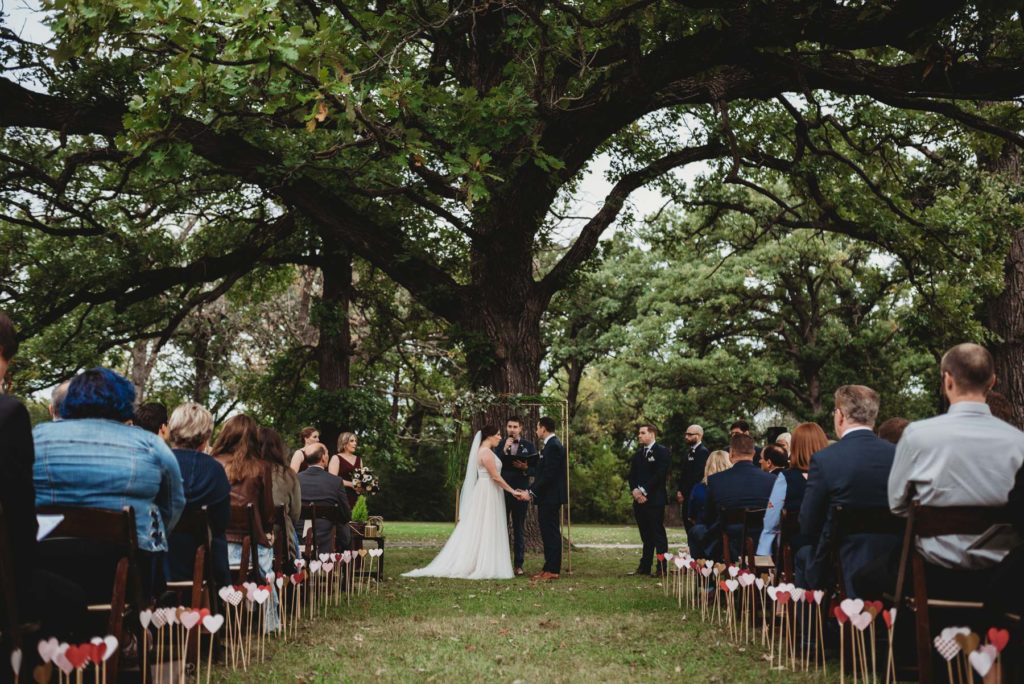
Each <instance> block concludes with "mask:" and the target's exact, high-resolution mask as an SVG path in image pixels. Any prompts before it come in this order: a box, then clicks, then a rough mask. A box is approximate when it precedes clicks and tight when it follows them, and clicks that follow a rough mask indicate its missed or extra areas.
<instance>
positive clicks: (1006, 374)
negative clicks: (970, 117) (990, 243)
mask: <svg viewBox="0 0 1024 684" xmlns="http://www.w3.org/2000/svg"><path fill="white" fill-rule="evenodd" d="M980 161H981V164H982V166H985V167H988V168H989V169H990V170H992V171H994V172H996V173H998V174H1000V175H1001V176H1003V177H1004V178H1005V179H1006V180H1007V181H1008V182H1009V183H1012V184H1014V185H1019V184H1020V182H1021V180H1022V179H1024V174H1022V168H1021V165H1022V162H1024V159H1022V155H1021V150H1020V149H1019V148H1017V147H1014V146H1012V145H1004V146H1003V149H1002V151H1001V153H1000V154H999V156H998V157H996V158H995V159H988V160H986V159H984V158H982V159H981V160H980ZM1003 282H1004V287H1003V291H1002V292H1001V293H1000V294H999V295H998V296H996V297H994V298H992V299H991V300H989V301H988V302H987V306H986V314H987V319H988V320H987V321H986V322H987V324H988V328H989V329H990V330H991V331H992V332H994V333H995V334H996V335H998V336H999V340H998V341H997V342H995V343H993V344H992V345H990V351H991V352H992V356H993V358H994V360H995V364H996V378H997V382H996V386H995V389H996V390H997V391H999V392H1001V393H1002V394H1003V395H1004V396H1005V397H1006V398H1007V400H1008V401H1009V402H1010V406H1011V407H1012V409H1013V416H1012V417H1013V419H1012V421H1011V422H1012V423H1013V424H1014V425H1016V426H1017V427H1018V428H1022V429H1024V229H1018V230H1015V231H1014V233H1013V237H1012V238H1011V242H1010V250H1009V252H1008V253H1007V255H1006V260H1005V261H1004V263H1003Z"/></svg>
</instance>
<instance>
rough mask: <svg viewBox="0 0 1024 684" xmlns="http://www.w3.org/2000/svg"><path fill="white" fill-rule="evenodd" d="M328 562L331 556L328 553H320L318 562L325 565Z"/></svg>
mask: <svg viewBox="0 0 1024 684" xmlns="http://www.w3.org/2000/svg"><path fill="white" fill-rule="evenodd" d="M329 560H331V554H329V553H321V554H320V562H321V563H326V562H327V561H329Z"/></svg>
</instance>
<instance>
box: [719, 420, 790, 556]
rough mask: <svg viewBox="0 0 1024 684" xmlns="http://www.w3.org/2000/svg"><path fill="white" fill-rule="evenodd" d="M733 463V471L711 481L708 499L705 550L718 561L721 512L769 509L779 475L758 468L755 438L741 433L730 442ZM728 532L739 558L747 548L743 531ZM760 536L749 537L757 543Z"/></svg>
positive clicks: (751, 533)
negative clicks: (755, 456) (743, 545)
mask: <svg viewBox="0 0 1024 684" xmlns="http://www.w3.org/2000/svg"><path fill="white" fill-rule="evenodd" d="M729 460H730V461H732V467H731V468H729V469H728V470H723V471H722V472H720V473H715V474H714V475H712V476H711V477H709V478H708V495H707V496H708V498H707V503H706V504H705V505H704V510H705V511H706V513H705V517H706V519H707V526H708V533H707V535H706V537H705V540H706V543H705V545H704V547H705V550H706V551H707V552H708V555H710V556H712V557H715V558H721V557H722V548H721V543H720V538H721V534H722V521H721V520H720V517H721V516H720V511H722V510H727V511H733V510H739V509H743V508H750V509H754V510H758V509H762V508H767V507H768V498H769V497H770V496H771V493H772V487H774V486H775V475H771V474H770V473H766V472H765V471H763V470H761V468H760V467H759V466H756V465H754V438H753V437H751V436H750V435H747V434H743V433H737V434H735V435H733V436H732V439H731V440H730V441H729ZM727 531H728V532H729V546H730V549H729V550H730V552H731V553H732V557H733V558H734V559H735V558H738V557H739V555H740V551H741V550H742V548H743V547H742V545H741V542H742V540H741V539H740V537H741V536H742V534H743V530H742V527H740V526H735V528H730V529H729V530H727ZM760 534H761V530H760V529H756V530H753V529H748V530H747V535H748V536H749V537H752V538H753V539H754V540H755V542H756V540H757V539H758V537H759V536H760Z"/></svg>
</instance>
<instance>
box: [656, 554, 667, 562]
mask: <svg viewBox="0 0 1024 684" xmlns="http://www.w3.org/2000/svg"><path fill="white" fill-rule="evenodd" d="M658 560H659V561H663V560H665V554H663V553H659V554H658Z"/></svg>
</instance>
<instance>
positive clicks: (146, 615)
mask: <svg viewBox="0 0 1024 684" xmlns="http://www.w3.org/2000/svg"><path fill="white" fill-rule="evenodd" d="M221 591H224V590H223V589H221ZM152 621H153V611H151V610H141V611H139V624H140V625H142V629H149V623H150V622H152Z"/></svg>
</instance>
